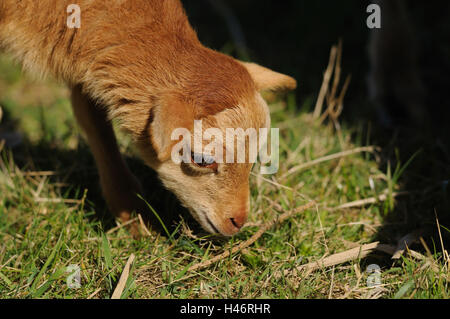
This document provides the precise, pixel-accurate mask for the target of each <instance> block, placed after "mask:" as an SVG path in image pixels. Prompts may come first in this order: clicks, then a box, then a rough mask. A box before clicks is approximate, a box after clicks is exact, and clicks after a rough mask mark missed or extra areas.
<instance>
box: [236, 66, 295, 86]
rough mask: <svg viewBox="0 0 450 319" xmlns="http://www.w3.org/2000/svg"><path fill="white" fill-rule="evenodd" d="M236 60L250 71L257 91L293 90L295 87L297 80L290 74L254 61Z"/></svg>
mask: <svg viewBox="0 0 450 319" xmlns="http://www.w3.org/2000/svg"><path fill="white" fill-rule="evenodd" d="M238 62H239V63H241V64H242V65H243V66H244V67H245V68H246V69H247V71H248V72H249V73H250V76H251V77H252V78H253V81H254V82H255V84H256V86H257V87H258V90H259V91H265V90H271V91H275V90H294V89H295V88H296V87H297V81H295V79H294V78H291V77H290V76H287V75H284V74H281V73H278V72H275V71H272V70H270V69H268V68H265V67H263V66H260V65H258V64H255V63H249V62H242V61H238Z"/></svg>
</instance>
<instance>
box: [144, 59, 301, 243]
mask: <svg viewBox="0 0 450 319" xmlns="http://www.w3.org/2000/svg"><path fill="white" fill-rule="evenodd" d="M231 66H232V67H233V68H234V69H233V72H231V73H229V74H230V76H231V77H230V78H229V79H226V80H227V81H225V80H224V75H223V74H222V73H220V72H219V74H220V76H219V80H221V81H223V84H221V83H220V82H217V81H213V80H211V79H209V81H208V80H206V81H205V80H204V79H203V82H202V80H199V81H198V82H196V86H195V87H194V88H192V87H186V86H185V87H184V88H183V89H182V90H175V91H170V92H167V93H166V94H164V96H162V97H161V98H160V100H159V101H158V103H156V105H155V106H154V108H153V110H152V122H151V125H150V127H149V130H150V139H151V145H152V152H153V153H154V156H151V155H149V154H150V153H151V152H145V150H144V151H143V152H142V155H143V158H144V160H146V161H147V163H148V164H149V165H150V166H151V167H153V168H154V169H155V170H156V171H157V173H158V175H159V178H160V179H161V180H162V182H163V184H164V185H165V186H166V187H167V188H168V189H169V190H171V191H172V192H173V193H174V194H175V195H176V196H177V197H178V199H179V200H180V201H181V203H182V204H183V205H184V206H185V207H187V208H188V209H189V211H190V212H191V214H192V215H193V217H194V218H195V219H196V220H197V221H198V222H199V223H200V224H201V225H202V227H203V228H204V229H205V230H207V231H209V232H211V233H220V234H222V235H225V236H231V235H233V234H235V233H237V232H238V231H239V229H240V228H241V227H242V226H243V225H244V223H245V221H246V220H247V216H248V212H249V208H250V207H249V200H250V198H249V197H250V196H249V175H250V171H251V169H252V166H253V164H254V163H255V161H256V158H257V153H258V150H259V149H260V148H261V147H262V146H263V145H264V144H265V142H266V141H267V134H268V131H269V129H270V114H269V109H268V107H267V104H266V102H265V101H264V100H263V98H262V97H261V95H260V92H259V91H260V90H264V89H276V88H294V87H295V84H296V83H295V80H294V79H292V78H290V77H287V76H285V75H282V74H279V73H276V72H273V71H270V70H268V69H265V68H262V67H260V66H257V65H255V64H245V63H240V62H237V61H235V60H233V62H232V64H231ZM231 66H230V65H229V66H228V67H231ZM213 71H214V70H211V74H210V75H209V76H210V77H214V76H215V74H214V72H213ZM236 74H239V76H236ZM233 75H234V76H233ZM236 79H237V80H236ZM230 81H238V83H233V84H232V85H230V84H229V83H230ZM199 85H200V87H199ZM221 85H223V86H221ZM243 88H244V89H243ZM226 94H231V95H233V96H225V95H226ZM141 151H142V150H141Z"/></svg>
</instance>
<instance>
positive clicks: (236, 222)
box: [230, 218, 244, 229]
mask: <svg viewBox="0 0 450 319" xmlns="http://www.w3.org/2000/svg"><path fill="white" fill-rule="evenodd" d="M230 221H231V223H232V224H233V226H234V227H236V228H238V229H241V228H242V226H243V224H244V223H240V222H238V221H236V219H234V218H230Z"/></svg>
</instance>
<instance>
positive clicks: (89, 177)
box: [2, 111, 203, 236]
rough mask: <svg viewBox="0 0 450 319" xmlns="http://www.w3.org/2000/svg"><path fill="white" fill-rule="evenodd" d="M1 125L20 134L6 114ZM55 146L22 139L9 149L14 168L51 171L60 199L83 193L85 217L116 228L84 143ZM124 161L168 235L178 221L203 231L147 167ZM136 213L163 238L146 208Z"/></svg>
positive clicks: (79, 196)
mask: <svg viewBox="0 0 450 319" xmlns="http://www.w3.org/2000/svg"><path fill="white" fill-rule="evenodd" d="M2 122H3V124H2V126H3V127H4V128H6V127H7V129H8V131H10V132H16V131H20V129H19V128H18V127H17V126H18V125H17V123H16V121H14V120H13V119H11V117H10V115H9V114H8V113H7V111H5V114H4V117H3V121H2ZM57 144H58V143H56V142H55V143H54V142H52V141H46V140H45V139H43V140H40V141H39V142H38V143H32V142H30V141H29V140H28V139H26V137H24V138H23V140H22V142H21V143H20V144H19V145H18V146H15V147H13V148H12V149H9V150H10V151H11V152H12V154H13V159H14V162H15V165H17V167H18V168H19V169H20V170H22V171H32V172H48V171H51V172H54V173H55V174H54V175H52V176H51V177H50V180H49V181H50V183H58V185H59V186H60V187H58V189H59V195H60V196H61V198H64V199H76V200H79V199H82V198H83V195H84V193H85V192H86V200H85V206H84V212H85V213H86V212H89V211H94V212H95V214H86V218H87V219H89V220H92V219H95V220H98V221H100V224H101V228H102V230H103V231H105V232H106V231H108V230H110V229H111V228H113V227H115V226H117V225H116V223H115V219H114V218H113V216H112V215H111V214H110V212H109V210H108V208H107V206H106V202H105V200H104V198H103V196H102V192H101V188H100V184H99V176H98V171H97V168H96V166H95V162H94V159H93V156H92V154H91V151H90V149H89V147H88V146H87V144H86V143H85V142H84V141H83V140H81V142H80V143H79V145H78V147H76V149H69V148H65V147H61V146H58V145H57ZM7 150H8V148H7ZM125 160H126V162H127V164H128V166H129V167H130V169H131V171H132V172H133V174H135V176H138V179H139V180H140V182H141V184H142V186H143V189H144V192H145V194H143V197H144V199H145V200H146V202H147V203H148V204H150V205H151V206H152V207H153V209H154V210H155V211H156V212H157V214H158V215H159V217H160V218H161V220H162V222H163V223H164V225H165V227H166V228H167V229H168V231H169V233H172V232H174V231H175V230H176V229H177V228H178V227H179V222H180V220H181V218H183V220H185V221H186V222H188V224H189V226H190V228H191V229H192V230H193V231H194V232H195V233H202V232H203V231H202V230H201V228H200V226H199V225H198V224H197V222H195V221H194V220H193V218H192V217H191V215H190V214H189V212H188V210H187V209H186V208H184V207H182V206H181V204H180V202H179V201H178V199H177V198H176V197H175V195H173V194H172V193H171V192H169V191H168V190H166V189H165V188H164V187H163V185H162V183H161V182H160V180H159V179H158V177H157V175H156V173H155V172H154V171H153V170H152V169H151V168H149V167H147V166H146V165H145V164H144V163H143V162H142V161H140V160H139V159H137V158H135V157H131V156H125ZM139 213H141V215H142V217H143V219H144V221H145V222H146V224H147V226H148V227H149V228H150V227H151V229H152V230H154V231H157V232H158V233H160V234H161V235H163V236H166V231H165V230H164V227H162V225H161V222H160V221H159V220H158V219H157V218H156V217H155V215H154V213H153V212H151V210H150V209H148V210H147V211H145V212H139ZM98 231H100V230H98Z"/></svg>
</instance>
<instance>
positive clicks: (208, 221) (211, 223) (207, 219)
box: [202, 211, 221, 234]
mask: <svg viewBox="0 0 450 319" xmlns="http://www.w3.org/2000/svg"><path fill="white" fill-rule="evenodd" d="M202 213H203V216H204V217H205V219H206V222H207V223H208V225H209V226H210V227H211V228H212V229H213V230H214V232H215V233H217V234H221V232H220V231H219V230H218V229H217V227H216V226H215V225H214V223H213V222H212V221H211V219H209V217H208V214H207V213H206V212H204V211H202Z"/></svg>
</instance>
